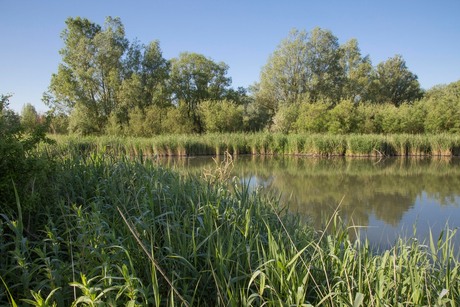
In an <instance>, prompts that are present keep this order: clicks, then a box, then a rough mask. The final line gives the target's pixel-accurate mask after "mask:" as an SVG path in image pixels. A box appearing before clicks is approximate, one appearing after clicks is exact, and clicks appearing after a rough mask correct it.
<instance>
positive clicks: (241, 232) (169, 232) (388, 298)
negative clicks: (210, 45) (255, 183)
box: [0, 154, 460, 306]
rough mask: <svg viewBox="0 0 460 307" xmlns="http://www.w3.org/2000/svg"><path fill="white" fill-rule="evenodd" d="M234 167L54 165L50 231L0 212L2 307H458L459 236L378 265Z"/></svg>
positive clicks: (344, 234) (45, 217) (47, 209)
mask: <svg viewBox="0 0 460 307" xmlns="http://www.w3.org/2000/svg"><path fill="white" fill-rule="evenodd" d="M226 161H227V162H226V163H223V164H219V165H216V167H215V169H212V170H208V171H207V172H205V173H203V175H202V177H192V176H183V175H179V174H178V173H175V172H172V171H170V170H167V169H163V168H161V167H159V166H158V165H156V164H155V163H154V161H152V160H147V161H144V160H142V159H124V158H114V157H113V156H112V157H111V156H107V155H101V154H91V155H89V156H82V155H74V156H67V157H66V158H62V159H60V160H59V159H57V160H56V162H55V163H56V166H55V174H54V175H53V176H50V179H49V182H46V183H44V184H46V185H49V186H51V187H52V189H50V191H53V192H54V193H55V197H54V199H50V202H49V203H41V204H40V207H39V208H40V210H39V211H36V212H35V213H34V214H35V216H34V220H35V221H40V222H41V223H37V222H35V223H30V221H29V220H28V219H25V218H24V217H25V216H26V214H27V213H26V212H23V208H22V206H21V199H20V198H19V197H18V199H17V201H16V203H15V204H14V206H10V207H8V208H10V209H8V210H5V211H4V210H2V212H1V215H0V234H1V236H0V253H1V255H2V257H1V258H0V277H1V283H0V284H1V286H0V304H2V305H3V304H7V303H10V304H12V305H14V304H18V305H23V304H26V303H28V304H31V305H35V306H52V305H53V304H55V305H58V306H69V305H75V306H95V305H97V306H105V305H107V306H115V305H130V306H136V305H139V306H147V305H149V306H151V305H154V306H155V305H156V306H165V305H183V306H260V305H268V306H288V305H302V304H303V305H309V304H311V305H313V306H397V305H398V304H400V305H402V306H422V305H431V306H434V305H446V306H455V305H456V304H457V303H458V299H459V297H460V278H459V268H460V263H459V259H458V257H457V256H456V255H454V247H453V246H452V240H451V238H452V236H453V235H454V234H455V231H453V230H449V229H446V231H445V232H444V233H443V235H442V236H440V238H430V239H429V240H428V241H427V242H417V241H414V240H407V241H406V240H403V239H400V240H398V241H397V242H395V245H394V247H393V248H391V249H390V250H385V251H380V252H379V253H375V252H373V251H372V249H371V248H370V246H369V245H368V244H367V243H365V242H364V243H363V242H361V241H353V240H351V239H350V237H349V230H350V229H346V228H345V227H344V226H343V224H342V223H341V222H340V220H339V219H338V217H337V215H334V216H332V217H331V218H330V220H328V221H325V225H324V229H323V231H317V230H314V229H312V228H311V227H310V226H308V225H306V224H305V223H304V221H301V220H300V219H298V217H296V216H293V215H291V214H289V213H287V210H285V208H281V207H280V206H279V202H278V200H277V198H276V197H267V196H263V195H262V194H261V193H258V192H257V191H255V192H250V191H249V189H248V186H246V185H241V184H239V183H238V181H236V180H232V178H229V177H228V176H227V175H228V172H227V171H226V170H227V168H228V167H229V164H228V160H226ZM37 201H38V200H37ZM11 208H16V209H15V210H12V209H11ZM338 208H339V209H340V207H338ZM326 230H327V231H326Z"/></svg>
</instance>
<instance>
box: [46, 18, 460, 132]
mask: <svg viewBox="0 0 460 307" xmlns="http://www.w3.org/2000/svg"><path fill="white" fill-rule="evenodd" d="M61 37H62V39H63V42H64V47H63V48H62V49H61V50H60V55H61V57H62V61H61V63H60V64H59V67H58V69H57V72H56V73H54V74H53V75H52V77H51V82H50V86H49V89H48V91H47V92H46V93H45V94H44V96H43V101H44V102H45V104H46V105H47V106H48V107H50V109H51V113H52V114H53V118H52V120H51V129H52V131H53V132H55V133H67V132H70V133H78V134H82V135H87V134H113V135H125V136H126V135H131V136H151V135H157V134H166V133H205V132H234V131H261V130H265V131H267V130H268V131H277V132H284V133H292V132H331V133H401V132H404V133H406V132H407V133H424V132H433V133H436V132H445V131H447V132H457V131H459V129H460V116H459V115H460V114H458V113H459V112H460V111H458V110H460V108H459V106H460V102H459V96H460V95H459V93H460V83H459V82H456V83H452V84H449V85H446V86H438V87H435V88H433V89H430V90H428V91H424V90H422V89H421V87H420V84H419V82H418V80H417V76H416V75H415V74H414V73H412V72H411V71H410V70H409V69H408V68H407V66H406V63H405V61H404V59H403V57H402V56H401V55H395V56H394V57H391V58H389V59H388V60H386V61H383V62H381V63H379V64H377V65H376V66H373V65H372V62H371V60H370V57H369V56H363V55H362V54H361V51H360V49H359V46H358V42H357V40H356V39H351V40H349V41H348V42H345V43H344V44H339V41H338V38H337V37H336V36H335V35H334V34H333V33H332V32H331V31H329V30H325V29H321V28H315V29H313V30H312V31H310V32H307V31H300V30H292V31H291V32H290V33H289V35H288V36H287V37H286V38H285V39H284V40H282V41H281V43H280V44H279V45H278V47H277V48H276V49H275V51H274V52H273V53H272V54H271V56H270V57H269V59H268V60H267V63H266V65H265V66H264V67H263V68H262V70H261V74H260V80H259V81H258V82H256V83H255V84H253V85H252V86H250V87H249V88H241V87H240V88H237V89H234V88H232V87H231V77H230V76H228V68H229V67H228V65H227V64H225V63H223V62H215V61H214V60H212V59H211V58H209V57H206V56H204V55H202V54H197V53H191V52H183V53H181V54H180V55H179V56H178V57H177V58H172V59H169V60H168V59H165V58H164V57H163V55H162V51H161V48H160V43H159V42H158V41H153V42H150V43H148V44H147V45H145V44H142V43H141V42H139V41H137V40H134V41H132V42H130V41H128V39H127V38H126V37H125V30H124V26H123V24H122V22H121V20H120V19H119V18H112V17H108V18H107V19H106V21H105V23H104V25H103V26H101V25H98V24H96V23H94V22H91V21H90V20H88V19H85V18H81V17H76V18H68V19H67V20H66V28H65V29H64V31H63V32H62V34H61Z"/></svg>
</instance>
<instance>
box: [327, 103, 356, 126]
mask: <svg viewBox="0 0 460 307" xmlns="http://www.w3.org/2000/svg"><path fill="white" fill-rule="evenodd" d="M358 119H359V118H358V116H357V113H356V107H355V104H354V103H353V102H352V101H350V100H342V101H341V102H340V103H339V104H337V105H336V106H335V107H334V108H333V109H331V110H330V111H329V132H332V133H336V134H346V133H352V132H355V131H356V129H357V126H358V125H359V122H358Z"/></svg>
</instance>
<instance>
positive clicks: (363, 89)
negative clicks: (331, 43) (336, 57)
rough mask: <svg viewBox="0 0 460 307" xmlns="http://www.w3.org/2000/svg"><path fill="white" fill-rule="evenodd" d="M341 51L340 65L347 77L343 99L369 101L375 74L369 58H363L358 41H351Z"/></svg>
mask: <svg viewBox="0 0 460 307" xmlns="http://www.w3.org/2000/svg"><path fill="white" fill-rule="evenodd" d="M340 51H341V57H340V65H341V66H342V69H343V72H344V75H345V80H344V84H343V89H342V97H343V98H345V99H351V100H353V101H356V102H358V101H368V100H369V99H370V97H369V86H370V84H371V83H372V72H373V67H372V64H371V61H370V59H369V56H365V57H362V56H361V51H360V49H359V47H358V41H357V40H356V39H351V40H349V41H348V42H346V43H345V44H343V45H342V46H340Z"/></svg>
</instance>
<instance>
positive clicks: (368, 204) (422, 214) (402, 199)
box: [160, 156, 460, 247]
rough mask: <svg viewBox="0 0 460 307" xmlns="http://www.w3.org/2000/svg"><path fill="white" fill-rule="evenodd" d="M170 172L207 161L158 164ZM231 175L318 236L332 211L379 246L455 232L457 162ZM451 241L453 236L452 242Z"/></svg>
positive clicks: (275, 166) (252, 167)
mask: <svg viewBox="0 0 460 307" xmlns="http://www.w3.org/2000/svg"><path fill="white" fill-rule="evenodd" d="M160 163H162V164H165V165H168V166H170V167H175V168H179V169H182V170H184V169H185V170H187V171H190V172H197V173H199V172H201V171H202V169H203V168H209V167H213V165H214V161H213V160H212V159H211V158H202V157H197V158H182V159H176V160H175V159H169V160H168V159H165V160H160ZM234 163H235V165H234V170H233V172H234V174H235V175H236V176H238V177H239V178H241V179H242V180H244V181H246V182H249V183H250V184H251V186H262V187H264V189H266V190H267V191H268V190H269V191H272V192H273V191H274V192H275V193H280V195H281V201H282V202H283V203H286V204H288V205H289V210H290V211H292V212H297V213H299V214H301V215H302V216H305V217H306V218H308V219H309V220H310V221H311V222H312V223H313V224H314V226H315V227H317V228H318V229H321V228H323V227H324V225H323V222H324V221H325V220H327V218H329V217H330V216H332V215H333V213H334V211H335V210H339V215H340V216H341V218H342V219H343V220H344V221H346V222H347V223H348V224H350V225H358V226H365V227H366V228H364V230H363V231H362V233H363V234H364V235H366V236H367V237H368V238H369V239H370V240H371V241H372V242H374V243H376V244H379V245H380V246H382V247H385V246H386V245H387V244H392V243H393V242H394V240H395V238H396V237H397V236H398V235H408V236H412V235H413V230H412V229H413V226H414V224H416V225H417V236H418V237H419V239H420V240H425V239H426V238H427V236H428V233H429V229H430V227H431V229H432V231H433V233H434V234H435V235H436V233H439V231H441V229H442V228H443V227H444V226H445V224H446V223H447V222H448V223H449V225H450V226H451V227H459V226H460V159H458V158H449V159H439V158H436V159H429V158H424V159H416V158H409V159H408V158H391V159H383V160H374V159H349V158H348V159H347V158H332V159H324V158H306V157H263V156H242V157H237V158H236V159H235V161H234ZM457 239H458V236H457Z"/></svg>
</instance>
